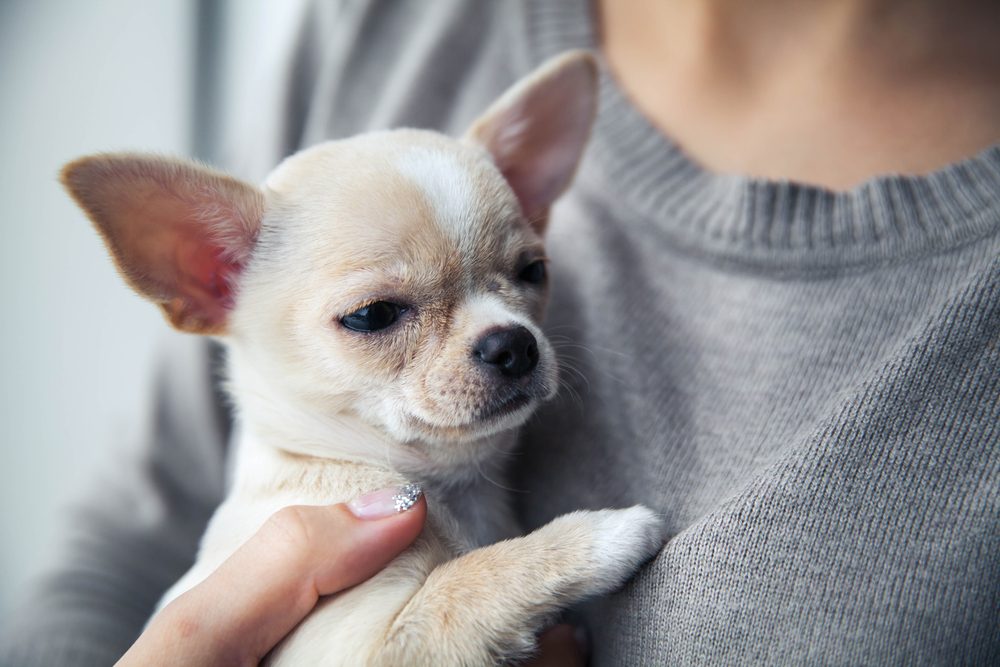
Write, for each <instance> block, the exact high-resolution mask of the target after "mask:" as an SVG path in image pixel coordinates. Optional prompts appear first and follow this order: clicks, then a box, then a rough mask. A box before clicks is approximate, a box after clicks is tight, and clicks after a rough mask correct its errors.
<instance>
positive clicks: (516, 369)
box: [472, 326, 538, 378]
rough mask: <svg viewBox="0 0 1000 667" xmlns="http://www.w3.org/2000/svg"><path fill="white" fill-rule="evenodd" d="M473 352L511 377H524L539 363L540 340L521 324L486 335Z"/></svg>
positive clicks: (481, 359)
mask: <svg viewBox="0 0 1000 667" xmlns="http://www.w3.org/2000/svg"><path fill="white" fill-rule="evenodd" d="M472 353H473V355H475V356H476V358H478V359H479V360H480V361H482V362H484V363H487V364H490V365H491V366H496V368H497V370H499V371H500V373H501V374H502V375H504V376H506V377H509V378H520V377H524V376H525V375H527V374H528V373H530V372H531V371H533V370H534V369H535V366H537V365H538V341H536V340H535V337H534V336H532V335H531V332H530V331H528V330H527V329H525V328H524V327H521V326H517V327H511V328H510V329H501V330H500V331H494V332H493V333H491V334H488V335H486V336H484V337H483V338H482V339H481V340H480V341H479V342H478V343H477V344H476V347H475V349H473V350H472Z"/></svg>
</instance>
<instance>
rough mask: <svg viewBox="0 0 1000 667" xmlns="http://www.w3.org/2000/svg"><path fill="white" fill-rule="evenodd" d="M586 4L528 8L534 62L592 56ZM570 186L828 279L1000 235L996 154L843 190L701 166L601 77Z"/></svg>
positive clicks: (708, 250)
mask: <svg viewBox="0 0 1000 667" xmlns="http://www.w3.org/2000/svg"><path fill="white" fill-rule="evenodd" d="M590 4H591V3H590V2H589V1H588V0H526V4H525V7H526V16H525V18H526V21H527V30H526V32H527V41H528V48H529V51H531V53H530V54H529V56H530V57H531V59H532V61H533V62H535V63H537V62H540V61H542V60H544V59H545V58H548V57H550V56H552V55H554V54H556V53H558V52H560V51H564V50H566V49H573V48H595V47H596V45H597V39H596V31H595V29H594V25H593V23H592V20H591V15H590V11H591V6H590ZM600 104H601V110H600V115H599V117H598V121H597V125H596V127H595V130H594V135H593V138H592V142H591V146H590V149H589V150H590V152H591V155H590V159H589V160H587V162H586V165H585V168H584V169H583V170H582V171H581V174H580V176H579V180H578V185H579V186H580V187H582V188H583V189H584V190H586V189H588V186H589V187H594V188H595V191H601V192H605V193H613V196H614V202H610V203H613V205H614V206H615V208H616V209H617V210H619V211H621V212H622V215H624V216H627V217H629V218H631V219H634V220H635V224H636V225H643V226H644V227H645V228H647V229H648V230H649V231H650V232H651V233H654V234H657V235H658V236H661V237H663V238H664V239H666V240H667V241H669V242H670V243H671V244H672V245H674V246H675V247H678V248H681V249H684V250H686V251H688V252H691V253H695V254H702V255H705V256H706V257H716V258H719V259H723V260H727V261H732V262H737V263H739V264H750V265H756V266H759V267H761V268H765V267H767V268H770V269H777V270H779V271H794V272H799V271H807V272H811V271H829V270H837V269H843V268H846V267H849V266H857V265H860V264H868V263H872V262H875V263H880V262H884V261H891V260H898V259H901V258H904V257H912V256H916V255H922V254H927V253H934V252H942V251H945V250H947V249H950V248H954V247H957V246H959V245H963V244H966V243H970V242H972V241H975V240H976V239H979V238H983V237H985V236H988V235H991V234H996V233H998V232H1000V146H994V147H992V148H989V149H987V150H985V151H983V152H982V153H980V154H979V155H976V156H974V157H972V158H969V159H967V160H963V161H961V162H958V163H956V164H954V165H951V166H949V167H946V168H944V169H942V170H940V171H937V172H934V173H932V174H929V175H926V176H883V177H877V178H874V179H871V180H869V181H866V182H865V183H863V184H861V185H859V186H857V187H855V188H853V189H851V190H847V191H842V192H834V191H830V190H827V189H825V188H821V187H816V186H810V185H803V184H799V183H791V182H784V181H768V180H763V179H756V178H748V177H744V176H737V175H725V174H718V173H714V172H711V171H708V170H706V169H705V168H703V167H701V166H700V165H698V164H697V163H696V162H694V161H693V160H692V159H691V158H689V157H688V156H687V155H686V154H685V153H684V152H683V151H682V150H681V148H680V147H679V146H678V145H677V144H676V143H674V142H672V141H671V140H670V139H669V138H668V137H666V136H664V135H663V134H662V133H661V132H660V131H659V130H658V129H657V128H655V127H654V126H653V125H652V124H651V123H650V122H649V121H648V120H647V119H646V118H645V117H644V116H643V115H642V114H641V113H640V112H639V111H638V110H637V109H636V108H635V107H634V106H633V105H632V103H631V102H630V101H629V100H628V99H627V97H626V96H625V94H624V93H623V92H622V91H621V89H620V88H619V86H618V85H617V83H616V82H615V81H614V79H613V77H611V76H610V75H608V73H607V71H605V72H604V73H603V75H602V82H601V100H600Z"/></svg>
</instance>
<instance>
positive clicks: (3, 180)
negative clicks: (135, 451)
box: [0, 0, 300, 623]
mask: <svg viewBox="0 0 1000 667" xmlns="http://www.w3.org/2000/svg"><path fill="white" fill-rule="evenodd" d="M299 4H300V3H299V2H298V0H294V1H290V0H280V1H274V0H272V1H270V2H269V1H268V0H141V1H136V0H88V1H87V2H76V1H71V0H0V221H2V223H0V224H2V230H3V236H2V239H0V313H2V320H0V322H2V333H0V375H2V381H0V508H2V509H0V623H2V617H3V616H4V615H6V614H7V613H10V612H11V611H12V610H13V609H14V605H15V604H16V600H17V599H18V597H19V596H22V595H24V594H25V591H26V585H27V582H28V581H29V580H30V578H31V577H33V576H35V575H36V574H38V573H39V572H40V571H41V570H42V569H43V568H44V567H46V565H47V564H49V563H51V562H52V561H53V559H54V557H55V556H56V550H57V549H58V544H59V534H60V532H59V531H60V526H61V525H65V524H64V522H65V521H66V520H67V519H66V515H65V512H64V508H65V507H66V505H67V504H68V503H69V502H71V500H72V499H73V498H76V497H79V496H80V494H81V493H83V492H84V490H85V489H86V487H87V484H88V481H89V480H90V478H91V477H92V476H93V473H94V471H95V469H96V468H97V467H98V466H109V465H110V466H113V465H114V461H115V452H117V451H120V450H121V448H123V447H128V446H134V442H132V441H131V440H130V425H131V424H132V423H133V422H134V421H135V416H136V415H137V414H139V413H140V411H141V410H143V409H144V405H145V396H146V392H147V388H148V384H149V374H150V371H151V369H152V367H153V360H154V356H155V354H156V349H157V347H158V346H159V345H160V344H161V343H162V341H163V339H164V337H165V336H167V335H170V334H169V333H168V332H167V329H166V326H165V325H164V324H163V321H162V319H161V318H160V317H159V315H158V314H157V312H156V310H155V309H154V308H153V307H152V306H150V305H148V304H147V303H145V302H143V301H141V300H140V299H139V298H138V297H136V296H134V295H133V294H132V293H131V292H130V291H129V290H128V289H127V288H125V287H124V284H123V283H122V281H121V279H120V278H119V277H118V275H117V274H116V273H115V271H114V269H113V268H112V265H111V263H110V261H109V260H108V258H107V256H106V254H105V251H104V248H103V246H102V244H101V242H100V241H99V239H98V237H97V235H96V234H95V233H94V232H93V231H92V229H91V227H90V225H89V223H88V222H87V221H86V220H85V219H84V218H83V216H82V214H81V213H80V212H79V211H78V210H77V209H76V208H75V206H74V205H73V204H72V203H71V201H70V200H69V198H68V197H67V196H66V195H65V194H64V193H63V191H62V189H61V187H60V186H59V185H58V182H57V180H56V177H57V173H58V170H59V167H60V166H61V165H62V164H63V163H65V162H66V161H68V160H70V159H72V158H74V157H76V156H79V155H82V154H85V153H90V152H96V151H108V150H123V149H134V150H155V151H159V152H164V153H172V154H179V155H198V156H199V157H202V158H204V159H207V160H209V161H212V160H213V158H214V157H215V155H216V154H217V153H218V151H219V141H218V136H219V135H221V134H222V130H226V131H229V132H232V131H233V128H234V127H237V126H247V127H248V126H250V125H252V122H250V121H251V119H248V118H246V114H245V113H244V114H243V115H242V116H241V117H240V118H236V116H237V115H238V114H239V111H240V109H241V108H246V104H247V103H248V102H247V101H248V100H251V99H252V98H253V96H254V95H255V94H257V95H259V94H260V91H262V90H267V88H266V85H262V84H263V83H265V79H266V78H267V77H268V76H273V75H274V74H275V69H276V68H275V63H276V62H277V61H278V60H279V55H280V53H281V52H282V50H283V44H284V42H285V40H287V39H289V38H290V35H291V34H292V32H293V31H292V28H293V26H294V24H295V21H296V17H297V15H298V9H299V8H298V5H299ZM248 139H252V137H248Z"/></svg>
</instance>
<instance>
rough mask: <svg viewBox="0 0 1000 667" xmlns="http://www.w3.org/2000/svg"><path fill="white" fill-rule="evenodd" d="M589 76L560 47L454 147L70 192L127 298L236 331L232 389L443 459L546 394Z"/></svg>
mask: <svg viewBox="0 0 1000 667" xmlns="http://www.w3.org/2000/svg"><path fill="white" fill-rule="evenodd" d="M595 82H596V71H595V65H594V63H593V61H592V59H591V58H590V57H589V56H587V55H585V54H580V53H574V54H568V55H565V56H562V57H560V58H557V59H556V60H554V61H552V62H550V63H548V64H547V65H545V66H543V67H542V68H541V69H540V70H538V71H537V72H536V73H534V74H533V75H531V76H530V77H528V78H527V79H525V80H524V81H522V82H520V83H519V84H517V85H515V86H514V88H512V89H511V90H510V91H508V92H507V93H506V94H505V95H504V96H503V97H501V98H500V99H499V100H498V101H497V102H496V103H495V104H494V105H493V106H492V107H491V108H490V109H489V110H488V111H487V112H486V113H485V114H484V115H483V116H482V117H480V118H479V119H478V120H477V121H476V122H475V123H474V124H473V125H472V127H471V128H470V129H469V131H468V132H467V133H466V135H465V136H464V137H463V138H462V139H461V140H454V139H449V138H446V137H444V136H442V135H438V134H435V133H432V132H425V131H417V130H396V131H389V132H378V133H372V134H367V135H361V136H358V137H355V138H352V139H347V140H343V141H336V142H330V143H326V144H322V145H319V146H316V147H313V148H310V149H308V150H305V151H302V152H300V153H297V154H296V155H294V156H292V157H290V158H288V159H287V160H286V161H285V162H283V163H282V164H281V165H280V166H279V167H278V168H277V169H276V170H275V171H274V172H273V173H272V174H271V175H270V176H269V177H268V179H267V181H266V183H265V185H264V186H263V187H262V188H257V187H254V186H252V185H249V184H246V183H243V182H241V181H237V180H235V179H232V178H229V177H227V176H224V175H222V174H218V173H216V172H213V171H211V170H208V169H206V168H204V167H202V166H199V165H196V164H192V163H189V162H181V161H175V160H166V159H163V158H157V157H150V156H142V155H131V154H125V155H103V156H95V157H89V158H84V159H82V160H78V161H76V162H74V163H72V164H70V165H68V166H67V167H66V169H65V170H64V172H63V182H64V183H65V184H66V186H67V187H68V188H69V190H70V192H71V193H72V194H73V196H74V197H75V198H76V199H77V201H78V202H79V203H80V205H81V206H82V207H83V208H84V209H85V210H86V211H87V212H88V214H89V215H90V217H91V218H92V219H93V220H94V222H95V223H96V226H97V228H98V229H99V230H100V232H101V234H102V235H103V236H104V238H105V240H106V241H107V244H108V246H109V248H110V249H111V252H112V255H113V256H114V258H115V260H116V262H117V264H118V266H119V268H120V269H121V270H122V272H123V274H124V275H125V277H126V279H127V280H128V281H129V283H130V284H131V285H132V286H133V287H134V288H135V289H136V290H137V291H139V292H140V293H141V294H143V295H144V296H146V297H148V298H150V299H151V300H153V301H155V302H157V303H158V304H159V305H160V306H161V308H162V309H163V311H164V312H165V314H166V316H167V318H168V319H169V320H170V322H171V323H172V324H173V325H174V326H176V327H177V328H179V329H181V330H184V331H189V332H194V333H202V334H211V335H217V336H223V337H225V338H226V339H227V340H228V342H229V343H230V346H231V347H232V349H233V354H234V355H235V357H236V362H237V364H236V368H235V369H234V372H235V373H236V375H235V377H234V385H235V387H234V389H235V391H236V393H237V397H238V398H240V399H242V398H243V397H242V396H240V394H241V392H246V393H247V394H248V400H250V401H251V402H252V401H253V398H254V397H257V398H260V399H262V400H265V401H266V400H274V401H278V402H279V403H281V404H282V405H285V406H288V407H289V408H290V409H292V410H294V411H295V412H298V413H301V414H308V415H312V416H314V417H316V418H318V419H323V418H326V417H336V416H343V415H349V416H352V417H358V418H360V419H361V420H362V421H364V422H366V423H367V424H369V425H371V426H374V427H376V428H378V429H380V430H383V431H385V432H386V433H388V434H389V435H390V436H392V438H393V439H394V440H397V441H400V442H409V443H422V446H424V447H426V449H427V451H426V452H424V454H426V455H428V456H430V457H432V458H439V459H441V458H442V457H443V460H441V462H442V463H444V462H445V461H446V460H458V459H461V458H464V456H462V455H459V454H458V453H457V452H458V451H459V450H460V449H461V448H460V447H459V446H458V445H460V444H461V443H465V442H468V441H469V440H472V439H476V438H481V437H483V436H487V435H490V434H493V433H497V432H499V431H501V430H504V429H507V428H511V427H514V426H517V425H519V424H520V423H522V422H523V421H524V420H525V419H526V418H527V417H528V415H529V414H530V413H531V411H532V410H533V409H534V408H535V407H536V406H537V405H538V403H539V402H540V401H543V400H545V399H547V398H549V397H551V396H552V395H553V394H554V393H555V390H556V383H557V379H556V363H555V359H554V356H553V352H552V349H551V346H550V345H549V343H548V342H547V341H546V339H545V337H544V336H543V335H542V333H541V331H540V330H539V328H538V322H539V319H540V317H541V315H542V311H543V308H544V302H545V299H546V266H545V261H546V260H545V253H544V249H543V246H542V234H543V232H544V228H545V225H546V221H547V218H548V212H549V208H550V206H551V204H552V202H553V201H554V200H555V199H556V197H558V196H559V194H560V193H561V192H562V191H563V190H564V189H565V188H566V186H567V185H568V184H569V182H570V180H571V178H572V175H573V172H574V171H575V168H576V164H577V162H578V160H579V157H580V154H581V152H582V150H583V147H584V144H585V142H586V137H587V134H588V132H589V129H590V125H591V122H592V119H593V115H594V109H595V104H596V91H595ZM289 418H291V417H289ZM448 445H451V446H448Z"/></svg>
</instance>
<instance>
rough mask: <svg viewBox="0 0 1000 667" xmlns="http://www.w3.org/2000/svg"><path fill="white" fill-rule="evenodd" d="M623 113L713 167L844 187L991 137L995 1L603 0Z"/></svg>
mask: <svg viewBox="0 0 1000 667" xmlns="http://www.w3.org/2000/svg"><path fill="white" fill-rule="evenodd" d="M598 11H599V14H600V23H601V27H602V35H601V38H602V49H603V51H604V54H605V57H606V58H607V60H608V62H609V64H610V67H611V70H612V71H613V72H614V75H615V77H616V79H617V80H618V82H619V84H620V85H621V87H622V88H623V89H624V90H625V92H626V93H627V94H628V95H629V97H630V98H631V99H632V101H633V103H634V104H635V105H636V106H637V107H638V108H639V109H640V110H641V111H642V112H643V114H644V115H645V116H646V117H647V118H648V119H650V120H651V121H652V123H653V124H654V125H655V126H656V127H658V128H659V129H660V130H662V131H663V132H664V133H665V134H666V135H668V136H670V137H671V138H672V139H674V140H675V141H676V142H677V143H678V144H679V145H680V146H682V147H683V148H684V150H685V151H686V152H687V153H688V154H689V155H690V156H691V157H693V158H694V159H695V160H697V161H698V162H700V163H701V164H702V165H704V166H705V167H707V168H708V169H710V170H712V171H716V172H724V173H736V174H745V175H749V176H757V177H761V178H768V179H773V180H794V181H799V182H805V183H811V184H814V185H821V186H826V187H828V188H831V189H836V190H841V189H848V188H850V187H852V186H855V185H857V184H858V183H860V182H862V181H865V180H867V179H869V178H872V177H873V176H878V175H882V174H888V173H904V174H925V173H927V172H930V171H934V170H937V169H940V168H941V167H944V166H946V165H948V164H950V163H952V162H956V161H958V160H961V159H963V158H966V157H970V156H972V155H974V154H976V153H978V152H979V151H981V150H983V149H985V148H987V147H989V146H991V145H993V144H995V143H997V142H998V141H1000V40H998V39H997V35H1000V3H997V2H995V1H994V0H949V1H948V2H942V1H941V0H754V1H753V2H746V1H745V0H668V1H662V0H661V1H656V2H652V1H650V0H599V2H598Z"/></svg>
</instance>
